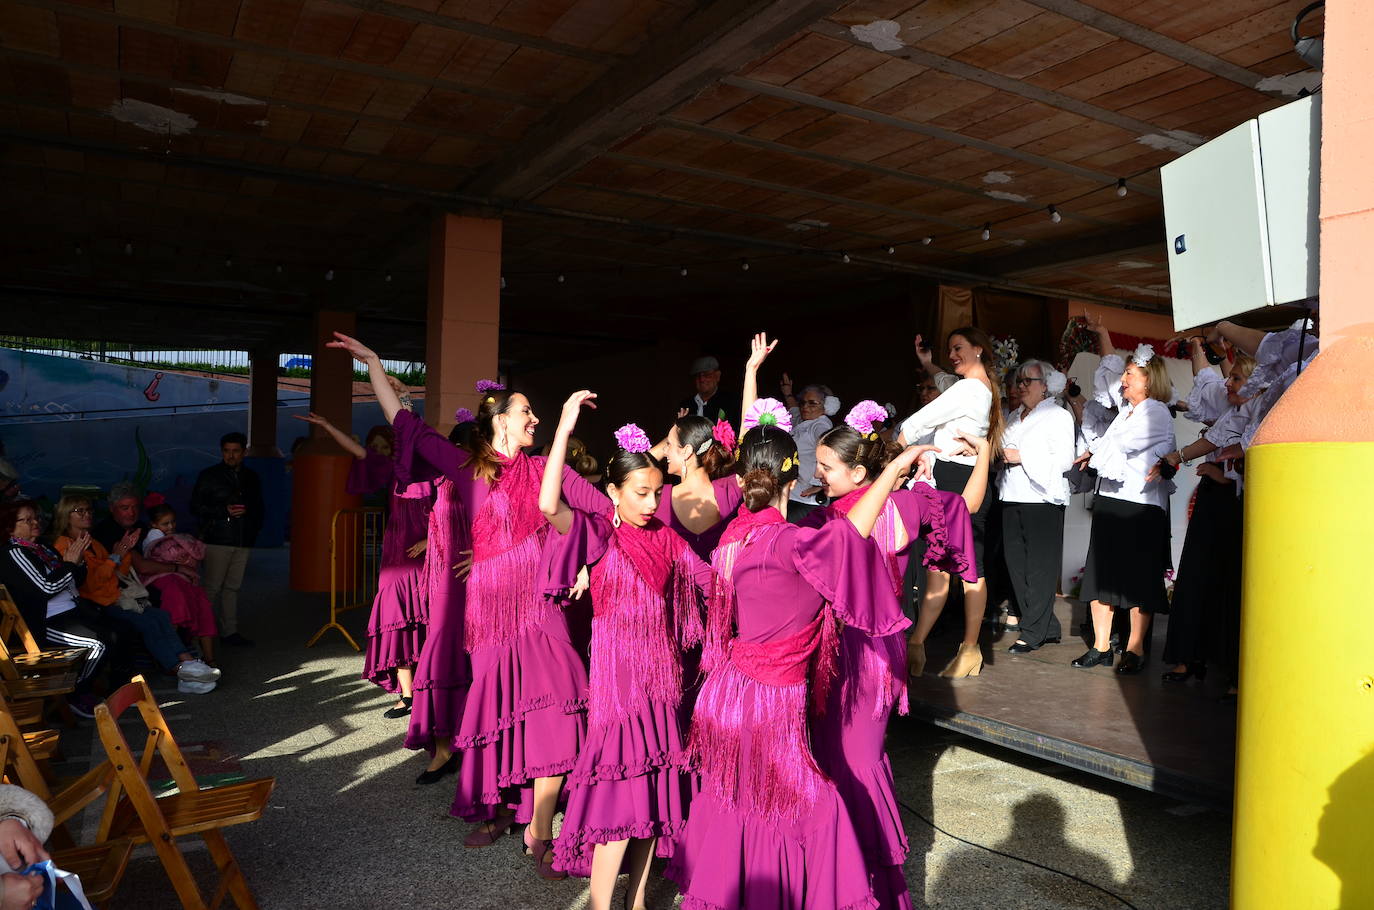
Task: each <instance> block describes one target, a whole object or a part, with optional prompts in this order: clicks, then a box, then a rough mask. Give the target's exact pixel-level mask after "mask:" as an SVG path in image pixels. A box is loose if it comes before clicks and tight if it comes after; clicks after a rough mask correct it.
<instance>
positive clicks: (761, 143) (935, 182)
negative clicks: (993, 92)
mask: <svg viewBox="0 0 1374 910" xmlns="http://www.w3.org/2000/svg"><path fill="white" fill-rule="evenodd" d="M658 123H659V124H660V125H662V126H665V127H671V128H672V129H676V130H683V131H685V132H689V133H696V134H697V135H699V136H709V137H711V138H712V139H718V140H721V141H723V142H737V143H739V144H740V145H746V146H749V147H751V148H756V149H763V150H765V151H769V152H779V153H781V154H784V155H791V156H794V157H797V158H805V159H807V160H809V161H819V162H821V163H823V164H833V165H835V166H837V167H843V168H848V169H851V170H856V171H864V172H865V173H869V174H873V175H874V176H876V177H891V178H893V179H896V180H904V181H906V182H908V183H915V184H919V185H921V186H927V187H930V188H931V189H937V190H949V191H950V192H953V193H963V194H964V195H966V196H973V197H975V198H977V199H983V200H989V199H992V200H994V201H997V202H1005V203H1006V204H1008V205H1019V206H1021V207H1022V208H1024V209H1026V210H1027V211H1034V212H1043V211H1044V210H1045V206H1044V204H1043V203H1040V202H1032V201H1031V200H1029V199H1028V200H1026V201H1025V202H1017V201H1015V200H1014V199H997V198H996V197H994V196H989V195H988V193H987V188H986V187H976V186H973V185H971V184H968V183H958V182H956V181H953V180H941V179H939V178H937V177H923V176H921V175H920V174H913V173H911V172H910V171H900V170H897V169H896V168H891V167H883V166H882V165H880V164H870V163H869V162H867V161H853V160H851V159H849V158H840V157H838V156H836V155H827V154H825V153H824V152H816V151H812V150H811V149H804V148H797V147H796V146H793V145H786V144H784V143H781V142H773V141H772V140H769V139H758V138H755V137H753V136H746V135H744V134H742V133H732V132H730V131H728V130H718V129H716V128H714V127H710V126H703V125H702V124H700V123H692V122H691V121H690V120H679V119H677V118H676V117H660V118H659V119H658ZM1063 214H1064V217H1065V218H1068V219H1070V220H1074V221H1083V222H1086V223H1088V224H1096V225H1108V224H1111V223H1112V222H1109V221H1103V220H1102V219H1101V218H1093V217H1092V216H1090V215H1080V214H1078V213H1077V212H1073V211H1065V212H1064V213H1063Z"/></svg>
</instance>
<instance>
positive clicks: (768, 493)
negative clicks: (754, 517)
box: [743, 468, 781, 512]
mask: <svg viewBox="0 0 1374 910" xmlns="http://www.w3.org/2000/svg"><path fill="white" fill-rule="evenodd" d="M779 492H781V485H780V484H779V483H778V478H777V477H776V476H774V474H773V472H772V471H769V470H768V469H767V468H755V469H754V470H752V471H750V472H749V473H747V474H745V475H744V490H743V493H744V507H745V508H746V509H748V510H749V511H750V512H761V511H763V510H764V509H766V508H768V504H769V503H771V502H772V501H773V500H774V499H777V498H778V493H779Z"/></svg>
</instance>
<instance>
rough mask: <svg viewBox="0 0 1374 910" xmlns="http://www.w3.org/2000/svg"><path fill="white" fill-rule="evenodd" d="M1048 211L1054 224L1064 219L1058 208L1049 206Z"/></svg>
mask: <svg viewBox="0 0 1374 910" xmlns="http://www.w3.org/2000/svg"><path fill="white" fill-rule="evenodd" d="M1049 213H1050V221H1053V222H1054V223H1055V224H1058V223H1059V222H1061V221H1063V220H1064V216H1063V215H1061V214H1059V209H1057V208H1055V207H1054V206H1050V207H1049Z"/></svg>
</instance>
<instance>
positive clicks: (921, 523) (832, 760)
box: [804, 484, 977, 910]
mask: <svg viewBox="0 0 1374 910" xmlns="http://www.w3.org/2000/svg"><path fill="white" fill-rule="evenodd" d="M864 492H866V491H865V490H864V489H859V490H854V491H853V492H851V493H849V494H848V495H847V496H844V497H842V498H840V499H838V500H836V501H835V502H833V503H831V504H830V505H829V506H827V507H826V508H825V509H824V510H817V511H816V512H813V513H811V515H808V516H807V519H808V521H807V522H804V524H811V523H813V522H815V523H830V522H837V523H838V522H844V523H845V524H848V522H847V521H844V516H845V515H847V514H849V510H850V509H851V508H853V506H854V505H855V503H857V502H858V501H859V499H860V498H861V497H862V496H863V494H864ZM918 537H924V538H925V540H926V551H925V556H924V557H923V562H924V564H925V565H926V566H927V567H928V568H934V569H939V570H940V571H944V572H954V573H956V574H958V575H960V576H961V577H963V578H965V579H967V580H968V581H976V580H977V579H976V578H975V577H974V576H975V575H976V570H975V569H974V567H973V527H972V524H971V522H970V519H969V512H968V506H967V505H965V503H964V500H963V498H962V497H961V496H958V495H956V494H954V493H945V492H942V491H939V490H935V489H933V488H932V487H930V486H928V485H926V484H917V485H916V489H913V490H899V491H897V492H895V493H893V494H892V496H891V497H890V498H889V499H888V501H887V503H886V504H884V506H883V511H882V513H881V514H880V515H879V517H878V521H877V523H876V524H875V525H874V527H873V534H872V540H873V542H874V543H875V544H877V546H878V549H879V550H880V551H881V553H882V555H883V559H884V562H885V564H886V566H887V569H888V580H889V583H890V585H891V587H892V592H893V596H892V597H890V598H889V597H886V596H884V597H881V598H879V599H878V602H877V603H876V604H874V605H873V607H872V610H871V614H870V615H871V616H872V617H873V621H874V622H875V623H877V624H878V625H881V626H887V627H892V628H894V629H896V631H894V632H892V633H890V634H888V635H883V636H876V637H875V636H871V635H868V634H865V633H864V632H863V631H861V630H859V629H856V628H848V627H847V628H845V630H844V631H843V632H842V633H841V634H840V659H839V683H838V684H837V685H835V686H832V687H831V689H830V697H829V698H828V700H827V702H826V710H825V712H824V713H823V714H820V715H817V716H814V717H812V719H811V731H812V737H811V741H812V743H814V744H815V748H816V760H817V762H818V763H819V764H820V767H821V770H823V771H824V772H825V773H826V774H827V775H828V776H829V777H830V779H831V780H832V781H834V782H835V787H836V788H837V789H838V790H839V793H840V798H841V799H842V800H844V804H845V808H846V809H848V810H849V817H850V818H851V819H852V820H853V822H854V829H855V831H856V832H857V833H858V836H859V844H860V846H861V847H862V848H863V853H864V859H865V861H866V862H867V864H868V871H869V874H870V875H871V876H872V878H873V893H874V896H875V897H876V898H877V899H878V905H879V906H880V907H881V908H882V910H912V907H913V904H912V902H911V895H910V894H909V893H908V890H907V883H906V875H905V874H904V873H903V871H902V867H903V866H904V865H905V863H906V857H907V852H908V846H907V839H906V831H905V830H904V829H903V826H902V818H901V813H900V811H899V809H898V804H897V794H896V788H895V785H894V782H893V778H892V764H891V763H890V762H889V761H888V757H887V752H886V751H885V749H884V748H883V738H884V736H885V734H886V732H887V722H888V719H889V718H890V717H891V714H892V709H893V707H894V706H896V707H897V708H898V710H899V712H900V713H902V714H905V713H907V692H906V636H905V634H904V631H903V630H904V629H905V628H906V627H907V626H908V625H910V621H909V620H907V619H906V617H905V616H904V615H903V614H902V611H901V605H900V601H899V599H898V598H899V597H900V593H901V586H902V581H903V578H904V577H905V574H906V561H907V558H908V554H909V551H910V545H911V543H912V541H914V540H915V539H916V538H918Z"/></svg>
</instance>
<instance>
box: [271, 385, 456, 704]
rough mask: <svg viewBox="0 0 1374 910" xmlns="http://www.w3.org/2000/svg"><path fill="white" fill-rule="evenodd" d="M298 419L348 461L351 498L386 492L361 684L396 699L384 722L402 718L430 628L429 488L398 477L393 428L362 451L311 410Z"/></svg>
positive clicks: (371, 435)
mask: <svg viewBox="0 0 1374 910" xmlns="http://www.w3.org/2000/svg"><path fill="white" fill-rule="evenodd" d="M296 419H297V420H303V421H305V422H306V423H310V424H314V425H315V426H317V427H320V428H321V429H323V430H324V431H325V432H326V433H328V434H329V435H330V436H332V437H333V438H334V441H335V442H337V443H338V444H339V445H340V446H341V447H342V448H343V450H344V451H345V452H347V453H348V454H350V455H352V456H353V464H352V465H350V466H349V469H348V481H347V490H348V492H349V493H352V494H356V495H360V496H364V495H369V494H372V493H376V492H378V491H380V490H385V491H387V492H388V493H389V494H390V497H389V500H388V502H387V515H386V529H385V530H384V531H383V532H382V564H381V571H380V573H379V574H378V577H377V597H376V598H375V599H374V600H373V601H372V615H371V616H370V617H369V618H368V620H367V655H366V657H365V658H364V660H363V679H366V680H368V681H369V682H373V683H376V684H377V685H379V686H381V687H382V688H383V689H385V690H386V691H388V692H394V693H396V694H397V696H398V697H399V700H398V701H397V702H396V704H394V705H392V706H391V707H390V708H388V709H387V710H386V712H385V715H384V716H386V717H405V716H407V715H408V714H410V711H411V704H412V703H413V701H414V689H413V682H414V678H415V664H416V663H417V662H418V661H419V659H420V650H421V648H423V647H424V644H425V629H426V626H427V625H428V624H429V597H428V592H427V591H426V589H425V584H424V577H423V576H424V568H425V548H426V541H427V539H428V536H429V530H428V529H429V513H430V509H431V508H432V507H433V505H434V484H433V483H432V482H430V481H423V482H421V483H412V484H403V483H400V482H399V481H398V480H397V479H396V467H395V462H394V461H393V459H392V450H393V444H392V441H393V440H394V439H395V435H394V434H393V433H392V431H391V427H386V426H382V427H373V428H372V430H370V431H369V432H368V434H367V445H366V447H364V446H360V445H358V443H357V442H356V441H354V439H353V437H352V436H349V435H348V434H347V433H345V432H343V431H342V430H340V429H339V428H338V427H336V426H334V424H332V423H330V422H329V420H328V419H327V418H324V417H321V416H320V415H319V414H315V413H313V412H312V413H310V414H308V415H306V416H304V417H297V418H296Z"/></svg>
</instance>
